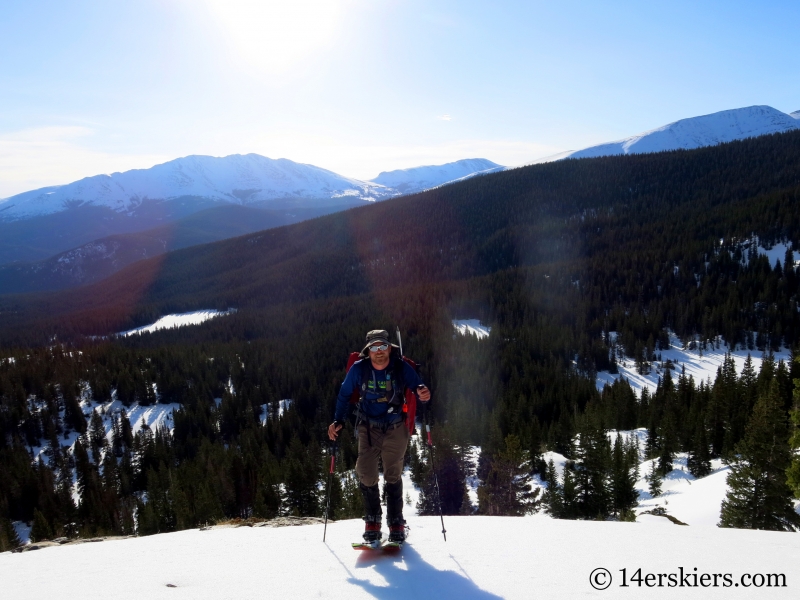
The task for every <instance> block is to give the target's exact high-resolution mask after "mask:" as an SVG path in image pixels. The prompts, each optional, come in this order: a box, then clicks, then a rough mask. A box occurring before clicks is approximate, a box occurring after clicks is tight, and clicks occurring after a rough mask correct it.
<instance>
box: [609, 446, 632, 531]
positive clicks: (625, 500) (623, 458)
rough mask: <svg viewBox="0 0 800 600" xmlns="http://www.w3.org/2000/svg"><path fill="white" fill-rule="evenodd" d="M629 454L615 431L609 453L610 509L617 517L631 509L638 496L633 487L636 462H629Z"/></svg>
mask: <svg viewBox="0 0 800 600" xmlns="http://www.w3.org/2000/svg"><path fill="white" fill-rule="evenodd" d="M629 456H630V455H629V454H628V453H626V452H625V443H624V442H623V440H622V435H621V434H619V433H617V437H616V439H615V440H614V449H613V451H612V455H611V510H612V512H613V513H614V514H615V515H616V516H617V517H619V516H621V515H623V514H624V513H627V512H629V511H631V510H633V508H634V507H635V506H636V500H637V499H638V497H639V492H638V491H637V490H636V487H635V486H636V475H635V470H634V465H635V464H637V463H633V464H631V461H630V460H629Z"/></svg>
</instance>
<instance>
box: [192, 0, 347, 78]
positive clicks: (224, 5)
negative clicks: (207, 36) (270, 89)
mask: <svg viewBox="0 0 800 600" xmlns="http://www.w3.org/2000/svg"><path fill="white" fill-rule="evenodd" d="M205 1H206V4H207V5H208V7H209V9H210V11H211V14H212V16H213V18H214V19H215V20H216V21H217V24H218V25H219V26H220V27H221V28H222V30H223V32H224V35H225V37H226V39H227V41H228V42H229V43H230V44H231V46H233V47H234V48H235V49H236V53H237V58H239V59H240V60H242V61H244V62H245V63H247V64H248V65H249V66H251V67H256V68H258V69H259V70H262V71H264V72H266V73H273V74H279V73H283V72H286V71H288V70H290V69H292V68H293V67H295V66H296V65H297V63H298V62H300V61H302V60H304V59H307V58H311V57H313V56H314V55H315V54H317V53H319V52H320V51H321V50H323V49H324V48H325V47H326V46H327V45H329V44H330V43H331V42H332V41H333V40H334V38H335V36H336V34H337V33H338V29H339V27H340V26H341V23H342V17H343V13H344V9H345V8H346V5H347V4H351V2H348V1H347V0H205Z"/></svg>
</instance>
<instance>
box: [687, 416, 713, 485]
mask: <svg viewBox="0 0 800 600" xmlns="http://www.w3.org/2000/svg"><path fill="white" fill-rule="evenodd" d="M686 467H687V468H688V469H689V473H691V474H692V475H694V476H695V477H697V478H698V479H699V478H701V477H705V476H706V475H708V474H710V473H711V454H710V453H709V451H708V436H707V435H706V427H705V424H704V423H703V420H702V419H698V421H697V427H696V428H695V432H694V436H692V445H691V448H690V450H689V455H688V457H687V458H686Z"/></svg>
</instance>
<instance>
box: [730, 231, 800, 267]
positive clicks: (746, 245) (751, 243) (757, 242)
mask: <svg viewBox="0 0 800 600" xmlns="http://www.w3.org/2000/svg"><path fill="white" fill-rule="evenodd" d="M724 243H725V240H724V239H722V240H720V245H723V244H724ZM739 247H740V248H741V249H742V265H746V264H747V258H748V252H750V251H755V252H758V254H760V255H763V256H766V257H767V260H768V261H769V266H770V267H774V266H775V263H776V262H780V263H781V267H785V266H786V265H784V264H783V263H784V259H785V258H786V252H787V250H790V249H791V248H792V243H791V242H789V241H788V240H783V241H781V242H778V243H776V244H772V245H771V246H770V247H769V248H767V247H766V246H764V245H763V244H762V242H761V239H760V238H759V237H758V236H757V235H753V236H751V237H750V238H749V239H747V240H745V241H743V242H741V243H740V244H739ZM792 263H793V264H792V266H794V267H797V266H800V261H798V260H796V256H795V253H794V252H792Z"/></svg>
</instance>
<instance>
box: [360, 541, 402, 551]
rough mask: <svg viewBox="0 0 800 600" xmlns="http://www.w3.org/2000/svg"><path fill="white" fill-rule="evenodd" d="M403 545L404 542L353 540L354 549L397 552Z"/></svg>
mask: <svg viewBox="0 0 800 600" xmlns="http://www.w3.org/2000/svg"><path fill="white" fill-rule="evenodd" d="M402 547H403V542H390V541H388V540H387V541H384V542H373V543H367V542H353V550H383V551H385V552H396V551H398V550H400V548H402Z"/></svg>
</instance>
